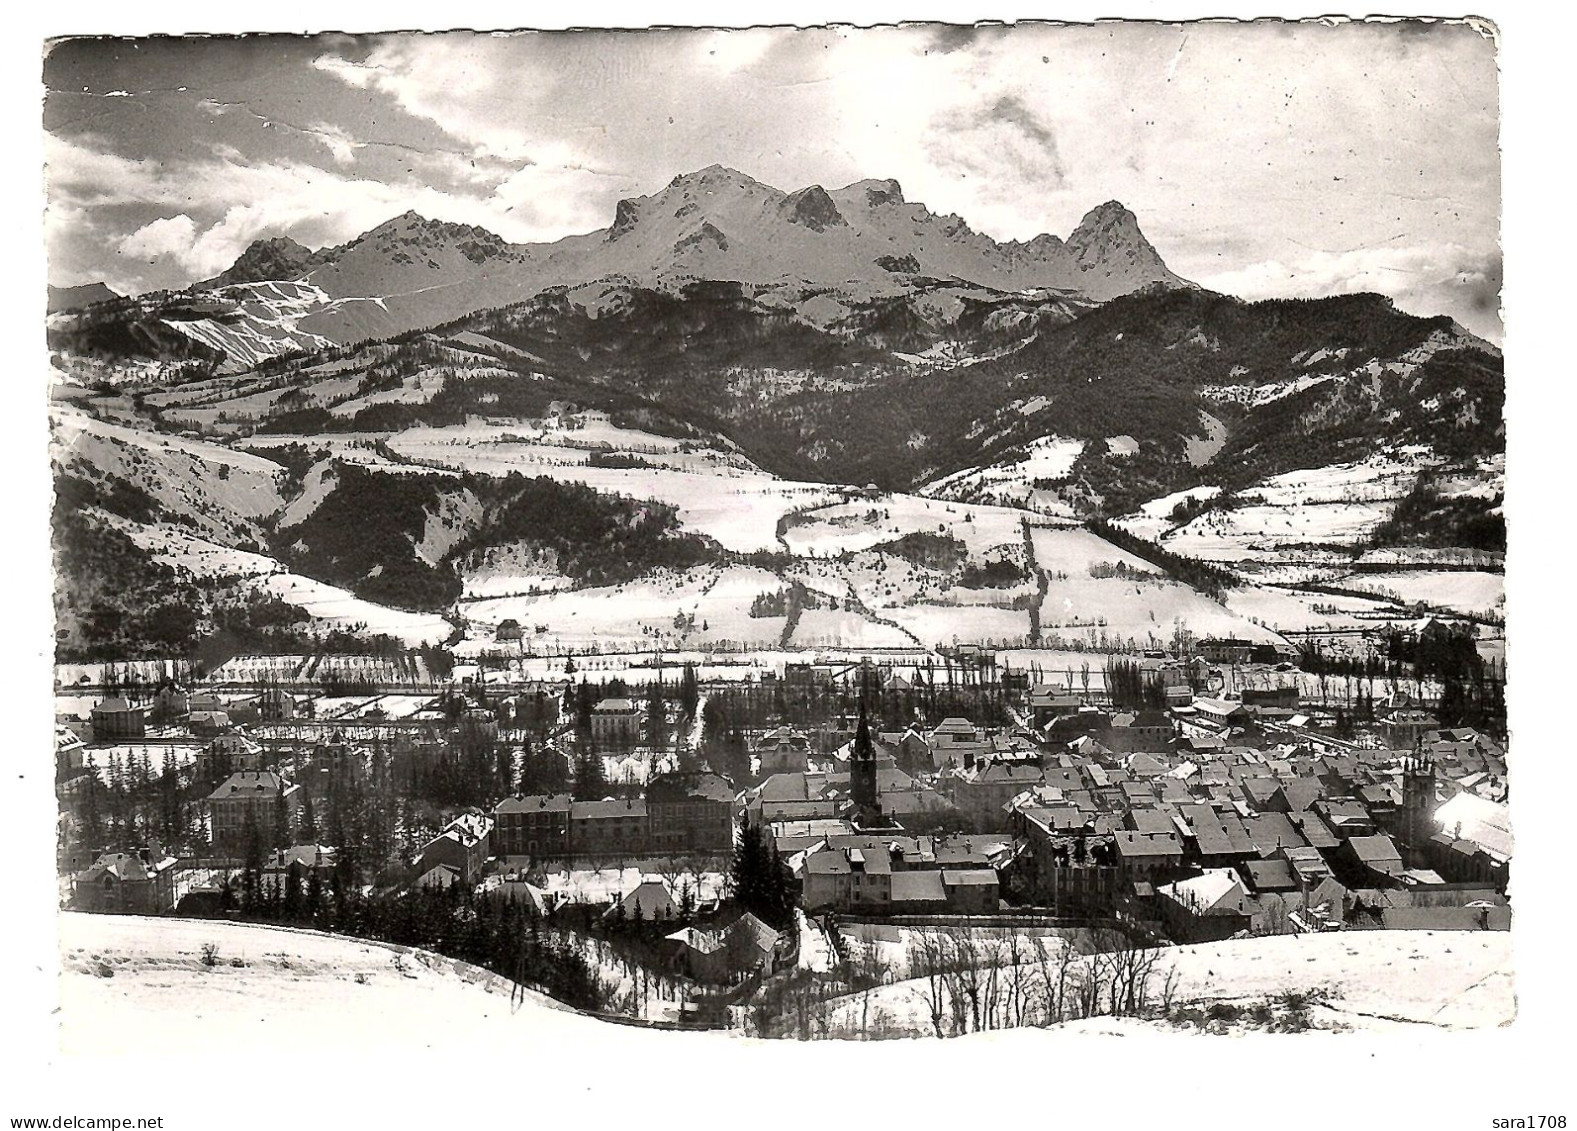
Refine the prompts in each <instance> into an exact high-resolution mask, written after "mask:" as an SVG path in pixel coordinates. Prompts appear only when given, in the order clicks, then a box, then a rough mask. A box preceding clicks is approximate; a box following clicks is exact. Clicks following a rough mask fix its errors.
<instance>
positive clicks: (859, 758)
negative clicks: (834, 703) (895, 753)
mask: <svg viewBox="0 0 1577 1131" xmlns="http://www.w3.org/2000/svg"><path fill="white" fill-rule="evenodd" d="M849 791H850V794H851V796H852V797H853V799H854V809H855V813H856V820H857V822H858V823H860V824H874V823H878V822H879V819H880V817H881V811H882V807H881V802H880V801H879V800H878V799H877V795H876V747H875V746H874V745H873V744H872V743H871V724H870V722H869V721H868V720H867V719H866V717H865V700H864V699H863V698H862V699H861V700H860V722H859V726H858V727H857V728H856V729H855V732H854V753H853V754H852V755H851V757H850V758H849Z"/></svg>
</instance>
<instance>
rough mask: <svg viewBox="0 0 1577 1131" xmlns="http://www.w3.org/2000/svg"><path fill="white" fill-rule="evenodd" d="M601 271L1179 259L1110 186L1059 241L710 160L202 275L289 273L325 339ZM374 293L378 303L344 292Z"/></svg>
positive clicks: (1141, 277) (739, 272)
mask: <svg viewBox="0 0 1577 1131" xmlns="http://www.w3.org/2000/svg"><path fill="white" fill-rule="evenodd" d="M599 280H618V281H620V282H621V283H625V284H632V285H638V286H645V287H654V288H659V289H672V288H675V287H680V286H684V285H686V284H688V283H689V282H693V281H696V280H711V281H728V282H739V283H744V284H748V285H752V286H780V285H784V284H787V283H793V284H802V285H808V286H812V287H826V288H831V289H832V290H833V291H835V292H837V293H840V294H848V295H854V294H862V295H873V294H893V293H898V292H903V291H906V290H907V289H910V288H913V287H915V286H917V285H927V284H925V282H924V281H926V280H943V281H947V282H948V283H949V284H950V285H966V286H979V287H984V288H988V289H991V290H996V291H1010V292H1017V291H1024V290H1056V291H1064V292H1072V293H1074V294H1075V295H1077V296H1081V297H1082V298H1083V299H1086V300H1091V301H1096V302H1103V301H1105V300H1107V299H1111V298H1115V297H1117V296H1119V295H1124V294H1130V293H1132V292H1134V291H1137V290H1140V289H1142V288H1145V287H1149V286H1162V287H1178V286H1187V285H1188V284H1187V283H1186V282H1185V281H1184V280H1182V279H1180V278H1178V277H1177V276H1176V275H1175V274H1173V273H1172V272H1171V271H1170V270H1169V269H1168V268H1167V266H1166V264H1165V263H1164V262H1163V261H1162V259H1161V257H1160V255H1159V254H1158V253H1157V252H1156V250H1155V248H1154V247H1153V246H1152V245H1151V244H1150V243H1149V241H1148V240H1146V239H1145V238H1144V235H1143V233H1142V232H1141V231H1140V230H1139V224H1138V220H1137V219H1136V218H1135V217H1134V215H1133V213H1132V212H1130V211H1129V210H1128V209H1127V208H1125V207H1124V206H1123V205H1121V204H1120V203H1118V202H1116V201H1108V202H1107V203H1105V204H1102V205H1100V206H1099V207H1098V208H1095V209H1092V210H1091V211H1090V213H1089V214H1088V215H1086V216H1085V217H1084V219H1083V220H1082V221H1081V223H1080V224H1079V226H1078V227H1077V228H1076V229H1075V231H1074V232H1073V234H1072V235H1070V236H1069V237H1068V239H1067V240H1066V242H1065V241H1064V240H1062V239H1060V238H1059V237H1057V236H1055V235H1051V234H1042V235H1039V236H1036V237H1035V238H1033V239H1030V240H1027V241H1018V240H1009V241H1005V242H999V241H997V240H995V239H993V238H992V237H990V236H988V235H986V234H984V233H981V232H978V231H976V230H975V229H973V228H972V227H971V226H970V225H969V223H968V222H967V220H966V219H965V218H964V217H962V216H958V215H954V214H945V215H943V214H938V213H935V212H932V211H931V210H930V209H929V208H927V207H926V205H924V204H922V203H919V202H915V201H910V200H909V199H907V198H906V197H905V195H904V191H903V188H902V187H901V186H900V185H899V183H898V182H897V181H895V180H891V179H865V180H859V181H855V182H853V183H852V184H848V185H845V186H844V187H842V188H834V189H829V188H826V187H825V186H824V185H821V184H811V185H806V186H804V187H801V188H798V189H795V190H794V191H792V192H784V191H783V190H781V189H778V188H774V187H773V186H771V185H769V184H766V183H764V182H762V181H759V180H757V179H756V178H754V177H751V176H749V175H748V174H745V173H742V172H740V171H739V170H737V169H731V168H728V167H726V166H723V165H715V164H714V165H708V166H706V167H705V168H702V169H697V170H695V171H693V172H690V173H683V174H680V175H679V176H676V177H674V178H673V179H672V180H671V181H669V182H668V183H667V184H666V185H664V186H663V187H662V188H660V189H658V190H657V191H656V192H654V193H651V194H649V195H645V196H630V197H626V198H624V199H622V200H619V201H618V203H617V204H616V206H615V208H614V214H613V216H612V222H611V223H610V224H609V225H608V226H607V227H606V228H603V229H601V230H599V231H593V232H589V233H586V234H585V235H578V236H568V237H565V238H564V239H561V240H559V241H557V242H555V243H549V244H511V243H508V242H506V241H505V240H504V239H503V238H501V237H500V236H498V235H497V234H496V233H494V232H491V231H488V230H487V229H485V228H481V227H477V226H474V225H468V224H456V223H452V222H449V221H444V220H435V219H431V218H428V217H426V216H423V215H421V214H420V213H418V212H416V211H414V210H407V211H405V212H402V213H401V214H400V215H398V216H395V217H392V218H391V219H389V220H386V221H384V222H383V223H381V224H379V225H378V226H377V227H375V228H373V229H371V230H370V231H368V232H366V233H365V234H363V235H361V236H358V237H356V238H355V239H353V240H350V241H349V242H347V243H345V244H341V245H339V246H337V247H329V248H324V249H322V250H320V251H315V252H314V251H309V250H308V249H306V248H305V247H303V246H302V245H300V244H299V243H297V242H295V241H294V240H290V239H288V238H284V237H281V238H278V239H275V240H267V241H259V242H258V243H257V244H254V245H253V246H252V247H251V248H248V249H247V251H246V253H244V254H243V255H242V256H241V257H240V258H239V259H238V260H237V261H236V264H235V265H234V266H233V267H232V268H231V269H230V271H228V272H226V273H225V274H224V275H222V276H220V277H218V279H215V280H210V281H209V284H206V285H210V286H211V285H225V284H227V283H231V282H265V281H295V282H306V283H310V284H311V285H312V286H313V287H316V288H318V289H320V290H321V291H322V293H323V294H324V295H325V296H326V297H327V298H328V299H329V300H330V303H331V306H330V307H329V308H328V309H325V310H323V311H321V312H317V313H314V314H310V315H308V316H307V317H306V319H305V321H304V323H303V325H304V326H306V327H307V328H308V329H310V330H311V332H313V333H315V334H319V335H321V336H323V337H326V338H328V339H330V340H332V341H359V340H362V339H365V338H370V337H378V336H393V335H395V334H398V333H402V332H404V331H407V330H412V329H420V328H423V327H426V326H432V325H435V324H438V323H440V322H445V321H449V320H452V319H454V318H458V317H463V316H464V315H466V314H469V313H472V312H473V311H476V310H483V309H488V308H492V307H497V306H505V305H508V304H510V303H515V302H521V301H524V300H526V299H528V298H530V297H532V296H533V295H536V294H539V293H541V292H542V291H545V290H548V289H551V288H554V287H573V286H579V285H582V284H585V283H592V282H597V281H599ZM340 299H372V300H376V301H375V303H373V304H368V303H359V304H354V305H351V306H345V305H343V304H337V303H335V302H334V300H340Z"/></svg>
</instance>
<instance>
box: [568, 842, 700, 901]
mask: <svg viewBox="0 0 1577 1131" xmlns="http://www.w3.org/2000/svg"><path fill="white" fill-rule="evenodd" d="M692 863H694V864H697V865H700V866H701V871H700V872H699V873H698V872H695V871H692V870H691V869H690V867H689V865H690V864H692ZM727 863H728V860H727V854H726V853H718V854H716V855H715V856H712V857H707V856H695V857H683V858H680V859H676V860H674V861H673V862H671V863H670V862H669V861H663V860H637V861H636V862H635V863H634V864H632V865H630V866H629V867H627V868H616V867H613V866H612V865H609V866H608V867H606V868H557V869H554V870H552V871H549V872H548V873H547V876H546V878H545V880H544V881H543V884H542V889H543V890H544V891H546V892H548V893H549V894H550V895H555V896H560V897H562V898H564V899H566V900H568V901H569V902H571V903H612V902H613V901H614V900H617V899H622V898H624V897H625V896H627V895H629V894H630V893H631V892H632V891H634V890H635V889H636V888H638V887H640V886H641V884H643V883H645V882H646V881H648V880H656V881H658V882H659V883H663V884H666V885H667V886H668V888H669V890H670V891H671V892H672V893H673V895H674V898H675V899H677V898H678V897H679V890H680V888H682V887H683V885H685V884H686V883H688V884H689V885H690V890H691V891H692V892H694V893H695V895H696V898H697V899H698V900H712V899H719V898H721V897H722V892H723V888H724V886H725V885H726V884H727V882H728V875H727V872H726V871H725V869H726V866H727Z"/></svg>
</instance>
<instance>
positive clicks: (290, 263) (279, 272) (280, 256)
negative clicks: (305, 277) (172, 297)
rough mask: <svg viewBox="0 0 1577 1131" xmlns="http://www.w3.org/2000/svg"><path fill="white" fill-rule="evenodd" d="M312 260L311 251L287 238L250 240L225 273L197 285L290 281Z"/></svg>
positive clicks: (221, 285)
mask: <svg viewBox="0 0 1577 1131" xmlns="http://www.w3.org/2000/svg"><path fill="white" fill-rule="evenodd" d="M312 261H313V253H312V251H311V250H309V249H308V248H306V247H303V246H302V245H301V244H299V243H297V242H296V241H295V240H293V239H291V238H290V237H289V236H274V237H272V238H270V239H261V240H253V241H252V243H251V244H249V245H248V246H247V249H246V250H245V251H243V252H242V253H241V254H240V255H239V256H237V257H236V261H235V262H234V263H232V264H231V265H230V267H229V268H228V269H227V270H225V271H223V272H221V273H220V274H218V275H215V276H214V277H213V278H212V279H208V280H206V281H205V282H202V283H199V284H198V286H199V287H202V288H214V287H230V286H234V285H236V284H237V283H261V282H266V281H269V280H276V279H293V278H295V277H296V276H298V275H300V274H301V273H302V272H303V271H305V270H306V269H307V268H308V267H310V266H311V265H312Z"/></svg>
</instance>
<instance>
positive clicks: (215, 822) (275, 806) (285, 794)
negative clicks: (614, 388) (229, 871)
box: [208, 770, 301, 855]
mask: <svg viewBox="0 0 1577 1131" xmlns="http://www.w3.org/2000/svg"><path fill="white" fill-rule="evenodd" d="M281 805H283V808H284V819H285V830H286V832H287V834H288V833H293V832H294V831H295V829H296V828H297V827H298V826H299V824H300V821H301V787H300V786H299V785H293V784H292V783H290V782H288V781H286V780H285V779H284V778H282V777H280V776H279V775H278V774H276V773H273V772H272V771H269V770H243V771H240V772H238V773H234V774H231V775H230V776H229V777H228V778H226V779H225V780H224V781H223V782H221V783H220V784H219V788H218V789H216V790H214V791H213V792H212V793H210V794H209V795H208V820H209V826H210V830H211V834H212V838H213V844H214V848H215V849H216V850H217V851H220V852H229V853H233V854H236V855H239V854H240V853H242V852H245V851H246V848H247V829H248V825H249V823H250V824H253V825H255V826H256V828H257V830H258V833H259V835H260V836H261V837H262V839H263V841H264V843H265V844H266V843H267V841H268V840H269V839H270V834H271V832H272V830H273V829H274V823H275V821H276V819H277V818H278V816H279V812H280V807H281Z"/></svg>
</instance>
